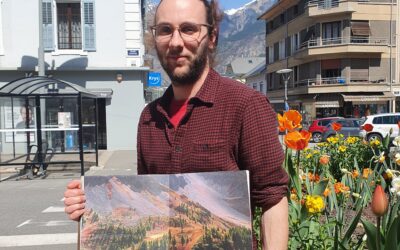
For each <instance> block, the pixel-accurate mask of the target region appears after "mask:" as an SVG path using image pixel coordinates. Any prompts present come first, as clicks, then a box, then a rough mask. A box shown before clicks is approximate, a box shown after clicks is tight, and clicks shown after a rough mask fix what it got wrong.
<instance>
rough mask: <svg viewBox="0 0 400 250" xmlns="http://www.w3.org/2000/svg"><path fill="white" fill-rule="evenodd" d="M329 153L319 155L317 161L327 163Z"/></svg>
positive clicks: (322, 163)
mask: <svg viewBox="0 0 400 250" xmlns="http://www.w3.org/2000/svg"><path fill="white" fill-rule="evenodd" d="M329 157H330V156H329V155H321V157H320V158H319V163H320V164H321V165H327V164H328V163H329Z"/></svg>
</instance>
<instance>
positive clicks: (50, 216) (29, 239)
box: [0, 199, 78, 249]
mask: <svg viewBox="0 0 400 250" xmlns="http://www.w3.org/2000/svg"><path fill="white" fill-rule="evenodd" d="M63 201H64V199H61V200H60V206H49V207H46V208H44V209H43V210H42V211H41V212H39V213H40V214H32V218H29V219H28V220H25V221H21V223H19V224H18V225H17V226H16V230H17V231H16V232H17V233H18V232H21V234H18V235H5V236H0V249H3V248H4V249H7V248H8V249H18V248H19V247H21V248H22V247H31V248H34V249H40V248H39V247H38V246H42V247H43V246H50V247H51V246H55V245H64V246H63V249H66V248H65V245H70V246H71V247H67V248H68V249H76V247H77V239H78V233H77V231H78V228H77V227H78V225H77V223H76V222H74V221H71V220H68V218H66V216H65V213H64V206H61V204H63ZM35 231H38V232H42V233H38V234H24V233H26V232H28V233H32V232H35ZM52 232H54V233H52ZM59 232H66V233H59ZM51 248H52V247H51Z"/></svg>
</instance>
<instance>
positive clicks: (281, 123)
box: [278, 114, 286, 132]
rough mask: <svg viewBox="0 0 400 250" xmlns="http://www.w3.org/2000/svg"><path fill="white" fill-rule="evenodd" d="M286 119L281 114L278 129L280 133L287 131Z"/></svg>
mask: <svg viewBox="0 0 400 250" xmlns="http://www.w3.org/2000/svg"><path fill="white" fill-rule="evenodd" d="M285 119H286V118H285V117H284V116H282V115H281V114H278V125H279V126H278V128H279V131H280V132H284V131H285V130H286V128H285Z"/></svg>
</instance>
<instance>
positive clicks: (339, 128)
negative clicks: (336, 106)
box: [332, 122, 342, 132]
mask: <svg viewBox="0 0 400 250" xmlns="http://www.w3.org/2000/svg"><path fill="white" fill-rule="evenodd" d="M332 129H333V130H335V131H336V132H338V131H340V130H341V129H342V124H340V123H337V122H333V123H332Z"/></svg>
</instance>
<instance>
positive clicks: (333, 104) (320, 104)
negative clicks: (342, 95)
mask: <svg viewBox="0 0 400 250" xmlns="http://www.w3.org/2000/svg"><path fill="white" fill-rule="evenodd" d="M315 107H316V108H340V103H339V100H335V101H316V102H315Z"/></svg>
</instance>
